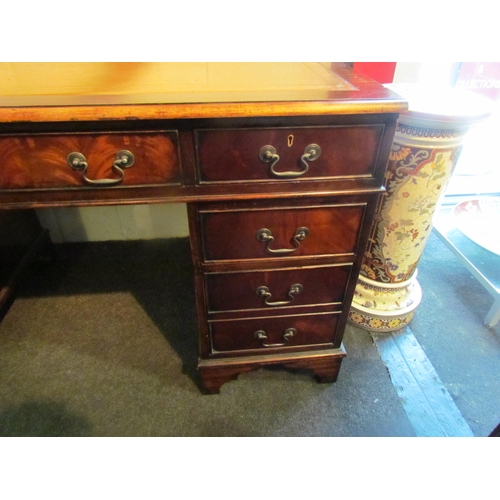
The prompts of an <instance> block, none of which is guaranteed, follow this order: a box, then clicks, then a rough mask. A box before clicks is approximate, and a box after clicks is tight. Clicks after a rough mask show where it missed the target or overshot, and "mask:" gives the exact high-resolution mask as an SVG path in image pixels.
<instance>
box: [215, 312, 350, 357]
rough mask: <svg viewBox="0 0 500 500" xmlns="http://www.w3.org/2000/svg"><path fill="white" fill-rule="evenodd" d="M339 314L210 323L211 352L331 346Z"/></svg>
mask: <svg viewBox="0 0 500 500" xmlns="http://www.w3.org/2000/svg"><path fill="white" fill-rule="evenodd" d="M339 318H340V313H322V314H307V315H306V314H305V315H302V316H282V317H273V318H252V319H242V320H229V321H211V322H210V324H209V325H210V332H211V341H212V352H214V353H215V352H227V351H247V350H259V351H269V350H275V349H278V350H282V349H291V348H293V347H304V346H318V345H321V344H325V345H326V346H327V347H331V345H333V342H334V340H335V334H336V330H337V324H338V320H339Z"/></svg>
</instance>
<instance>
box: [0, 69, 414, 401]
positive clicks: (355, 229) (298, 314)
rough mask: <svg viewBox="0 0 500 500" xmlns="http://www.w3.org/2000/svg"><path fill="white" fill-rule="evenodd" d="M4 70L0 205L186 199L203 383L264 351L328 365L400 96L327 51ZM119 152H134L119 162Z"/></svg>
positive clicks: (334, 369)
mask: <svg viewBox="0 0 500 500" xmlns="http://www.w3.org/2000/svg"><path fill="white" fill-rule="evenodd" d="M0 77H1V78H0V209H2V210H4V211H5V210H14V209H19V208H33V207H65V206H96V205H114V204H134V203H167V202H180V201H184V202H187V203H188V214H189V228H190V240H191V251H192V259H193V263H194V270H195V275H194V282H195V290H196V307H197V313H198V329H199V361H198V371H199V374H200V383H201V388H202V390H203V391H205V392H207V393H217V392H219V391H220V388H221V385H222V384H224V383H226V382H228V381H229V380H232V379H234V378H236V377H237V376H238V375H239V374H241V373H246V372H249V371H251V370H256V369H258V368H261V367H265V366H272V365H281V366H284V367H287V368H290V369H307V370H309V371H311V372H312V373H313V374H314V375H315V376H316V377H317V378H318V380H319V381H321V382H328V381H329V382H333V381H335V380H336V379H337V376H338V372H339V369H340V364H341V361H342V359H343V358H344V357H345V355H346V353H345V350H344V348H343V346H342V336H343V332H344V329H345V325H346V322H347V315H348V312H349V307H350V303H351V300H352V297H353V294H354V289H355V286H356V280H357V277H358V274H359V270H360V266H361V262H362V256H363V251H364V249H365V247H366V243H367V240H368V237H369V230H370V226H371V223H372V220H373V217H374V213H375V209H376V206H377V202H378V199H379V196H380V194H381V193H383V183H384V178H385V172H386V165H387V160H388V157H389V152H390V150H391V145H392V139H393V136H394V132H395V128H396V123H397V119H398V113H399V112H401V111H404V110H405V109H407V103H406V102H405V101H404V99H402V98H401V97H399V96H398V95H396V94H394V93H393V92H391V91H390V90H388V89H386V88H384V87H382V86H381V85H379V84H377V83H376V82H373V81H370V80H368V79H366V78H365V77H363V76H361V75H358V74H356V73H354V72H352V71H351V70H350V69H349V68H348V67H347V66H346V65H339V64H330V63H327V64H325V63H265V64H262V63H229V64H226V63H185V64H177V63H176V64H173V63H83V64H81V63H69V64H67V63H64V64H54V63H0ZM311 144H315V145H318V146H319V147H320V148H321V155H320V156H319V157H318V158H316V159H314V160H311V158H310V157H306V156H303V155H304V154H305V148H306V147H307V146H308V145H311ZM268 145H271V146H273V147H274V148H275V149H276V151H277V155H279V161H277V162H276V163H275V164H274V165H273V166H272V167H273V168H270V167H271V165H270V163H269V162H265V161H263V160H262V159H261V157H260V156H259V153H260V149H261V148H262V147H263V146H268ZM119 150H126V151H130V152H132V153H133V155H134V158H135V162H134V165H133V166H131V167H130V168H128V169H126V170H125V174H124V176H123V178H122V177H120V175H119V171H118V173H117V170H116V169H113V168H111V167H112V165H113V162H114V159H115V155H116V153H117V152H118V151H119ZM72 152H79V153H81V154H83V155H84V156H85V158H86V161H87V163H88V171H87V172H86V175H87V178H83V176H82V175H81V174H82V172H80V171H75V170H74V169H73V168H72V167H71V165H69V164H68V155H69V153H72ZM273 161H274V160H273ZM113 170H114V174H113ZM283 172H285V173H286V174H287V175H286V176H285V177H284V176H283V175H282V174H283ZM115 174H116V175H118V178H117V179H115V180H117V185H113V186H109V185H95V184H92V183H91V182H89V181H99V180H102V179H110V178H112V177H113V175H115ZM1 215H2V212H0V217H1ZM262 231H264V233H265V234H266V237H265V238H264V239H262V234H263V233H262ZM297 283H299V284H301V286H302V290H301V291H300V293H298V294H294V295H293V300H292V299H290V294H289V291H290V287H291V286H292V285H294V284H297ZM259 286H266V287H268V288H269V290H270V296H267V295H266V296H265V297H264V296H262V295H257V291H256V288H258V287H259ZM266 299H268V300H267V302H268V303H266ZM288 299H290V303H288ZM276 302H278V304H276ZM282 302H284V303H282ZM124 320H126V318H124ZM290 329H293V334H292V335H290V332H291V331H292V330H290Z"/></svg>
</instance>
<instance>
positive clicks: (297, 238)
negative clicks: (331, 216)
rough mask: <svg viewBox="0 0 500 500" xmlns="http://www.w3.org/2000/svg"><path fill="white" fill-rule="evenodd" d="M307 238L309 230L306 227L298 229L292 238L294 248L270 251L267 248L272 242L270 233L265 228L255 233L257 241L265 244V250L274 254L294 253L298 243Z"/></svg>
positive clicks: (272, 238) (270, 249) (272, 237)
mask: <svg viewBox="0 0 500 500" xmlns="http://www.w3.org/2000/svg"><path fill="white" fill-rule="evenodd" d="M307 236H309V229H307V227H299V228H298V229H297V230H296V231H295V234H294V236H293V241H294V245H295V247H294V248H280V249H272V248H269V245H270V244H271V243H272V242H273V241H274V236H273V234H272V233H271V231H270V230H269V229H267V228H262V229H259V230H258V231H257V239H258V240H259V241H262V242H263V243H266V248H267V250H268V251H269V252H271V253H274V254H287V253H292V252H295V250H297V249H298V248H299V247H300V242H301V241H303V240H305V239H306V238H307Z"/></svg>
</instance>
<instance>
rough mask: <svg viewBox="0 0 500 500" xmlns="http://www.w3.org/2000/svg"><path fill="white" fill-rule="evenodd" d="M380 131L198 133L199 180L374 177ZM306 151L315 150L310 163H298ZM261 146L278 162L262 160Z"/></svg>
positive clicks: (375, 128)
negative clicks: (313, 157) (318, 151)
mask: <svg viewBox="0 0 500 500" xmlns="http://www.w3.org/2000/svg"><path fill="white" fill-rule="evenodd" d="M384 128H385V127H384V125H382V124H378V125H365V126H336V127H305V128H272V129H237V130H198V131H196V134H195V137H196V146H197V156H198V158H197V162H198V180H199V182H200V183H218V182H235V181H247V182H262V181H269V179H274V180H293V179H328V178H336V177H373V175H374V170H375V165H376V163H377V157H378V152H379V147H380V143H381V140H382V137H383V135H384ZM310 145H317V146H319V147H320V150H321V152H320V155H319V156H317V155H316V158H315V159H311V158H309V159H306V158H303V155H304V154H305V153H306V149H307V148H308V146H310ZM265 146H271V147H272V148H274V150H275V154H276V155H277V156H278V157H279V159H277V160H276V157H272V158H267V159H261V157H260V155H261V149H262V148H263V147H265ZM262 154H264V152H263V153H262ZM275 160H276V161H275Z"/></svg>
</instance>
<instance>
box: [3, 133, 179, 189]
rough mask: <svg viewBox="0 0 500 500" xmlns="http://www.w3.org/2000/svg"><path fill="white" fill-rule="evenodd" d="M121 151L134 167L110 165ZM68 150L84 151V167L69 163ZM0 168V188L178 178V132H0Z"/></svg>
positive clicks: (173, 181)
mask: <svg viewBox="0 0 500 500" xmlns="http://www.w3.org/2000/svg"><path fill="white" fill-rule="evenodd" d="M120 151H129V152H131V153H132V154H133V157H134V159H133V165H132V166H130V167H128V165H127V166H122V167H121V172H120V170H118V169H117V168H114V167H113V164H114V162H115V160H116V157H117V153H118V152H120ZM70 153H80V154H81V155H83V157H84V159H83V161H86V163H87V164H88V168H87V170H86V171H84V170H82V167H83V164H82V163H80V169H79V170H78V169H74V168H72V167H71V166H70V165H69V164H68V155H70ZM118 166H119V167H120V165H118ZM0 167H1V168H0V189H26V188H30V189H36V188H42V189H45V188H65V187H79V186H85V185H90V186H92V187H99V186H101V187H110V186H114V185H124V186H133V185H144V184H180V182H181V175H180V163H179V154H178V137H177V132H176V131H161V132H144V133H133V134H128V133H121V132H120V133H106V134H101V133H99V134H93V133H88V134H74V135H73V134H71V135H69V134H68V135H64V134H58V135H55V134H54V135H49V134H43V135H42V134H40V135H29V136H17V137H8V136H2V137H0ZM127 167H128V168H127ZM94 181H97V182H98V184H95V183H94Z"/></svg>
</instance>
